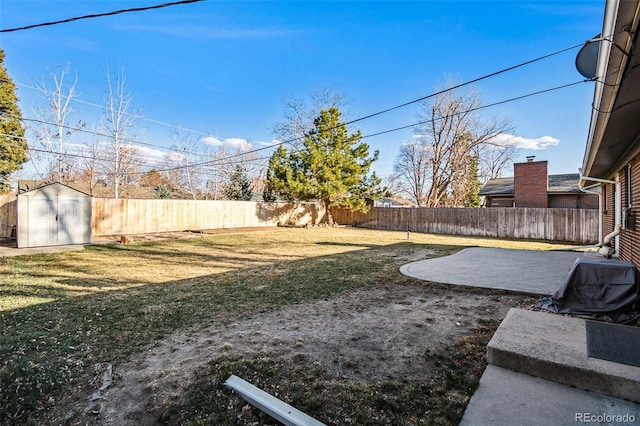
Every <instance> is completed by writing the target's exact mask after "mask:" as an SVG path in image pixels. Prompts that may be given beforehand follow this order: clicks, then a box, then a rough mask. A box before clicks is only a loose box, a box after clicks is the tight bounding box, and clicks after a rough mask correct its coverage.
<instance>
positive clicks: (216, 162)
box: [0, 79, 592, 175]
mask: <svg viewBox="0 0 640 426" xmlns="http://www.w3.org/2000/svg"><path fill="white" fill-rule="evenodd" d="M590 81H592V80H591V79H585V80H579V81H575V82H573V83H568V84H563V85H560V86H555V87H552V88H549V89H544V90H538V91H536V92H531V93H528V94H525V95H520V96H516V97H513V98H509V99H505V100H502V101H498V102H494V103H491V104H487V105H482V106H478V107H476V108H470V109H467V110H465V111H460V112H456V113H454V114H451V115H447V116H443V117H439V118H438V120H444V119H447V118H450V117H453V116H456V115H461V114H468V113H470V112H474V111H478V110H481V109H486V108H490V107H494V106H497V105H503V104H506V103H509V102H515V101H518V100H521V99H525V98H529V97H532V96H536V95H541V94H544V93H549V92H553V91H557V90H561V89H565V88H568V87H572V86H575V85H578V84H581V83H587V82H590ZM431 121H432V120H422V121H418V122H416V123H413V124H409V125H406V126H401V127H396V128H393V129H389V130H384V131H381V132H377V133H372V134H369V135H364V136H361V139H366V138H371V137H374V136H380V135H383V134H388V133H393V132H397V131H400V130H404V129H408V128H412V127H415V126H418V125H421V124H425V123H428V122H431ZM343 125H346V124H343ZM336 127H338V126H336ZM330 130H331V129H327V131H330ZM0 135H2V136H9V135H7V134H0ZM21 139H24V140H26V141H29V139H28V138H25V137H22V138H21ZM284 143H287V142H286V141H284V142H281V143H280V144H277V145H281V144H284ZM266 148H270V147H265V148H260V149H257V150H253V151H247V152H244V153H240V154H236V155H231V156H227V157H222V158H217V159H215V160H210V161H204V162H200V163H192V164H189V165H181V166H175V167H166V168H157V167H156V164H149V163H141V165H146V166H148V167H153V170H155V171H156V172H169V171H174V170H180V169H186V168H195V167H202V166H228V165H235V164H240V163H247V162H256V161H262V160H266V159H269V158H270V157H259V158H254V159H251V158H249V159H247V158H243V159H241V160H238V161H229V162H224V161H225V160H229V159H231V158H235V157H238V156H244V155H246V154H250V153H254V152H257V151H260V150H263V149H266ZM29 150H31V151H35V152H44V153H49V154H56V155H59V153H57V152H54V151H50V150H42V149H38V148H29ZM62 155H66V156H70V157H75V158H84V159H91V160H98V161H103V162H106V161H109V159H106V158H100V157H97V156H93V157H91V156H87V155H82V154H68V153H65V154H62ZM191 172H192V173H194V174H206V172H204V171H203V172H200V171H198V170H192V171H191ZM145 173H147V172H132V173H129V174H133V175H135V174H145Z"/></svg>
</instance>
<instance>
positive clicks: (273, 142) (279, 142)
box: [258, 139, 282, 146]
mask: <svg viewBox="0 0 640 426" xmlns="http://www.w3.org/2000/svg"><path fill="white" fill-rule="evenodd" d="M258 144H259V145H260V146H276V145H280V144H282V141H280V140H278V139H272V140H271V142H259V143H258Z"/></svg>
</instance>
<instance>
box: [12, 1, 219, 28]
mask: <svg viewBox="0 0 640 426" xmlns="http://www.w3.org/2000/svg"><path fill="white" fill-rule="evenodd" d="M201 1H206V0H182V1H176V2H172V3H162V4H158V5H155V6H144V7H134V8H130V9H120V10H114V11H113V12H105V13H95V14H92V15H83V16H77V17H74V18H67V19H62V20H60V21H51V22H43V23H41V24H32V25H27V26H24V27H18V28H7V29H4V30H0V33H11V32H15V31H23V30H30V29H32V28H38V27H47V26H51V25H58V24H65V23H68V22H73V21H79V20H81V19H91V18H100V17H103V16H112V15H119V14H121V13H128V12H143V11H145V10H152V9H161V8H164V7H170V6H177V5H181V4H188V3H198V2H201Z"/></svg>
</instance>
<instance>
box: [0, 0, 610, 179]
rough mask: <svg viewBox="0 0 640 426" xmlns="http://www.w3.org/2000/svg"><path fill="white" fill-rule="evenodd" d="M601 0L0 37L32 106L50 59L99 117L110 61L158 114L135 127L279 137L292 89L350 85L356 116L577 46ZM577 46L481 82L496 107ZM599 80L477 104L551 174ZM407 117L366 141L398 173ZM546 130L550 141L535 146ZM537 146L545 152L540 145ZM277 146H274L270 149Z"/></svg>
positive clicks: (42, 10) (159, 19)
mask: <svg viewBox="0 0 640 426" xmlns="http://www.w3.org/2000/svg"><path fill="white" fill-rule="evenodd" d="M158 3H161V1H146V0H144V1H143V0H127V1H124V0H122V1H100V2H90V1H59V0H54V1H51V0H50V1H29V0H3V1H2V4H1V5H0V28H2V29H7V28H13V27H20V26H24V25H29V24H37V23H41V22H47V21H54V20H59V19H65V18H70V17H74V16H80V15H85V14H94V13H102V12H109V11H112V10H117V9H125V8H130V7H143V6H150V5H155V4H158ZM603 12H604V1H494V2H489V1H462V2H456V1H413V2H402V1H381V2H370V1H355V2H347V1H336V2H325V1H269V2H267V1H213V0H209V1H206V2H202V3H194V4H187V5H180V6H174V7H169V8H164V9H158V10H150V11H145V12H137V13H128V14H121V15H116V16H109V17H102V18H95V19H88V20H81V21H76V22H71V23H66V24H60V25H55V26H48V27H41V28H34V29H30V30H25V31H17V32H11V33H2V34H0V47H2V49H4V50H5V53H6V59H5V67H6V68H7V71H8V72H9V75H10V76H11V78H12V79H13V80H14V82H16V83H17V84H18V96H19V97H20V105H21V109H22V112H23V116H25V117H32V116H33V113H32V108H33V107H34V106H37V105H40V104H42V100H41V98H40V97H39V96H38V95H37V93H36V91H35V90H33V87H34V85H35V84H36V83H37V82H38V81H39V80H42V79H43V78H45V79H47V78H48V71H47V67H55V66H56V65H58V64H61V65H66V64H69V65H70V69H71V72H72V73H73V74H76V75H77V77H78V83H77V90H78V91H79V92H80V96H79V98H78V99H79V100H81V101H82V102H78V103H75V104H74V109H75V110H76V112H75V114H76V115H77V116H78V117H79V118H82V119H83V120H84V121H86V122H87V123H88V124H90V125H92V124H95V123H97V121H98V118H99V116H100V114H101V110H100V108H99V107H97V106H92V105H91V104H97V105H99V104H101V102H102V101H101V97H102V96H103V94H104V92H105V89H106V83H105V69H110V70H112V71H115V70H116V69H117V67H118V66H120V65H123V66H124V69H125V75H126V79H127V87H128V89H129V91H130V92H131V94H132V96H133V106H134V107H135V108H138V109H141V110H142V111H143V114H144V116H145V117H146V118H147V119H149V120H141V121H139V124H140V127H141V128H145V129H146V132H145V134H144V135H143V136H142V137H141V138H140V139H141V140H142V141H144V142H145V143H151V144H155V145H158V146H169V145H170V144H171V138H170V135H171V132H172V130H173V129H172V128H171V127H169V126H166V125H162V124H159V123H167V124H172V125H180V126H184V127H185V128H188V129H191V130H194V131H195V132H199V133H196V134H211V135H213V136H215V137H216V138H217V139H219V140H220V141H224V142H225V143H227V144H234V143H235V144H237V143H238V142H239V141H247V142H249V143H250V144H251V145H252V146H253V147H255V148H260V147H262V146H264V144H267V143H271V142H272V141H273V139H274V137H275V136H274V134H273V133H272V132H271V129H272V128H273V125H274V124H275V123H276V122H277V121H280V120H282V118H283V114H284V109H285V100H286V99H287V98H288V97H295V98H298V99H306V98H309V96H310V95H311V94H312V93H313V92H314V91H317V90H319V89H330V90H333V91H338V92H341V93H343V94H344V95H345V96H346V99H347V102H348V105H347V107H346V109H345V111H344V112H345V114H346V117H347V118H349V119H355V118H359V117H362V116H365V115H368V114H371V113H374V112H377V111H381V110H384V109H387V108H390V107H393V106H396V105H399V104H403V103H405V102H408V101H411V100H413V99H416V98H419V97H422V96H425V95H428V94H430V93H431V92H432V91H433V90H434V87H435V86H436V85H438V84H441V83H443V82H444V81H445V80H447V79H451V78H453V79H454V80H455V82H457V83H463V82H466V81H469V80H472V79H475V78H478V77H482V76H484V75H486V74H490V73H493V72H495V71H499V70H501V69H504V68H507V67H510V66H513V65H517V64H520V63H522V62H525V61H528V60H531V59H534V58H537V57H540V56H542V55H546V54H548V53H552V52H555V51H558V50H561V49H564V48H567V47H570V46H574V45H577V44H580V43H582V42H584V41H586V40H587V39H589V38H591V37H593V36H595V35H596V34H598V33H599V32H600V31H601V27H602V17H603ZM577 52H578V49H574V50H571V51H569V52H566V53H564V54H561V55H558V56H555V57H553V58H550V59H547V60H544V61H540V62H537V63H535V64H532V65H529V66H525V67H522V68H519V69H517V70H514V71H510V72H507V73H504V74H502V75H499V76H497V77H493V78H490V79H486V80H483V81H481V82H479V83H477V84H475V85H474V88H475V89H476V90H477V91H478V92H479V94H480V96H481V98H482V100H483V102H484V103H485V104H490V103H494V102H500V101H503V100H506V99H510V98H513V97H517V96H521V95H526V94H528V93H532V92H536V91H539V90H545V89H549V88H552V87H555V86H559V85H563V84H567V83H573V82H577V81H580V80H582V79H583V77H581V76H580V75H579V74H578V72H577V71H576V69H575V65H574V61H575V57H576V54H577ZM593 89H594V83H592V82H588V83H582V84H578V85H576V86H572V87H570V88H567V89H562V90H558V91H555V92H551V93H547V94H543V95H538V96H535V97H530V98H527V99H523V100H519V101H515V102H510V103H506V104H503V105H500V106H498V107H492V108H487V109H486V110H484V111H483V115H485V116H486V117H490V116H497V117H503V118H508V119H510V120H511V122H512V124H513V126H514V129H515V130H514V132H513V136H517V137H519V138H520V139H519V140H520V141H521V143H522V146H526V147H528V148H529V149H522V150H521V152H520V155H519V158H518V160H524V157H525V156H527V155H535V156H536V158H537V159H539V160H548V161H549V172H550V173H572V172H577V169H578V167H580V165H581V162H582V156H583V153H584V147H585V143H586V139H587V132H588V127H589V119H590V110H591V102H592V98H593ZM416 114H417V107H416V105H411V106H408V107H404V108H401V109H398V110H395V111H393V112H392V113H388V114H382V115H380V116H377V117H375V118H372V119H369V120H364V121H361V122H359V123H358V128H359V129H360V130H361V131H362V134H363V135H368V134H373V133H377V132H381V131H385V130H389V129H393V128H396V127H400V126H406V125H410V124H412V123H415V122H416V121H417V119H416ZM412 135H413V132H412V130H411V129H407V130H404V131H398V132H394V133H388V134H385V135H382V136H377V137H371V138H366V139H365V141H366V142H367V143H369V145H370V146H371V148H372V149H377V150H379V151H380V160H379V161H378V162H377V163H376V164H375V166H374V169H375V170H376V171H377V172H378V174H380V175H383V176H385V175H388V174H390V173H391V171H392V166H393V162H394V160H395V157H396V154H397V150H398V147H399V146H400V145H401V144H402V142H404V141H407V140H410V139H411V138H412ZM540 141H543V142H544V141H551V143H550V144H549V143H547V144H544V143H543V144H540ZM531 148H543V149H531ZM265 155H268V152H267V153H265Z"/></svg>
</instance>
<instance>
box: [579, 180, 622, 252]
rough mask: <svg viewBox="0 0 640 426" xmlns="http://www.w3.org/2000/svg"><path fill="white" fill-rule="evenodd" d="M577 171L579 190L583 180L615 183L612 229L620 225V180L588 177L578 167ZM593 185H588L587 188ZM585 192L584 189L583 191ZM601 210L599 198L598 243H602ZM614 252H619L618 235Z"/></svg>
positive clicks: (581, 187)
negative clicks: (578, 173) (578, 174)
mask: <svg viewBox="0 0 640 426" xmlns="http://www.w3.org/2000/svg"><path fill="white" fill-rule="evenodd" d="M578 171H579V172H580V183H579V184H578V186H579V187H580V189H581V190H583V191H584V189H583V188H584V186H583V184H582V183H583V181H589V180H590V181H593V182H598V183H600V184H603V183H609V184H613V185H615V188H616V193H615V201H614V218H615V223H614V229H616V227H617V226H618V225H620V226H622V185H621V184H620V182H618V181H616V180H608V179H600V178H594V177H589V176H583V175H582V169H578ZM591 187H593V185H592V186H589V188H591ZM585 192H586V191H585ZM602 210H603V205H602V200H600V212H599V213H600V214H599V217H600V220H599V226H600V243H601V244H602V243H603V240H602ZM615 252H616V256H617V254H618V253H620V236H619V235H616V242H615Z"/></svg>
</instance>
